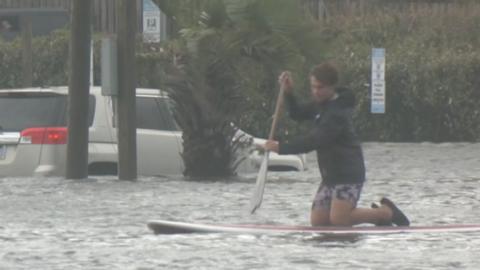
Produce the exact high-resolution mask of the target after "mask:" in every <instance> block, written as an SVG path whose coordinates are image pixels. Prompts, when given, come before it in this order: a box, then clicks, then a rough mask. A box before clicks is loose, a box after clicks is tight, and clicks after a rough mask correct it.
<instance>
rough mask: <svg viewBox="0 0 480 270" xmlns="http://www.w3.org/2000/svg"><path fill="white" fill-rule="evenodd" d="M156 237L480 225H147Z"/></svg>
mask: <svg viewBox="0 0 480 270" xmlns="http://www.w3.org/2000/svg"><path fill="white" fill-rule="evenodd" d="M148 228H150V229H151V230H152V231H153V232H154V233H155V234H186V233H238V234H243V233H247V234H275V233H314V234H392V233H440V232H480V224H454V225H432V226H410V227H396V226H358V227H311V226H287V225H254V224H252V225H247V224H242V225H213V224H197V223H187V222H175V221H166V220H152V221H149V222H148Z"/></svg>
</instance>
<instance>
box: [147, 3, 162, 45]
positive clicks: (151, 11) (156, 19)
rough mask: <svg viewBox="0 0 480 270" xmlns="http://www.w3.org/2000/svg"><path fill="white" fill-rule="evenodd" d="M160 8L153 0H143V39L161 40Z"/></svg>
mask: <svg viewBox="0 0 480 270" xmlns="http://www.w3.org/2000/svg"><path fill="white" fill-rule="evenodd" d="M160 29H161V25H160V9H159V8H158V7H157V5H155V3H153V1H152V0H143V40H144V41H145V42H160Z"/></svg>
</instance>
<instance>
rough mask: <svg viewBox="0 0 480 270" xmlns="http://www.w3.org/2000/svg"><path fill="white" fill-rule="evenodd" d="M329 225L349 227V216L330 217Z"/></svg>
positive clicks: (350, 223)
mask: <svg viewBox="0 0 480 270" xmlns="http://www.w3.org/2000/svg"><path fill="white" fill-rule="evenodd" d="M330 223H331V224H332V225H333V226H351V225H352V222H351V220H350V215H335V214H334V215H330Z"/></svg>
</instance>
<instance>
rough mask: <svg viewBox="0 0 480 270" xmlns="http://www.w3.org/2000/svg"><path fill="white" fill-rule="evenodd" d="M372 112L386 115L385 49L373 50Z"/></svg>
mask: <svg viewBox="0 0 480 270" xmlns="http://www.w3.org/2000/svg"><path fill="white" fill-rule="evenodd" d="M371 102H372V103H371V112H372V113H385V49H384V48H374V49H373V50H372V92H371Z"/></svg>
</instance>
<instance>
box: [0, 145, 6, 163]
mask: <svg viewBox="0 0 480 270" xmlns="http://www.w3.org/2000/svg"><path fill="white" fill-rule="evenodd" d="M6 157H7V146H6V145H0V160H4V159H5V158H6Z"/></svg>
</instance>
